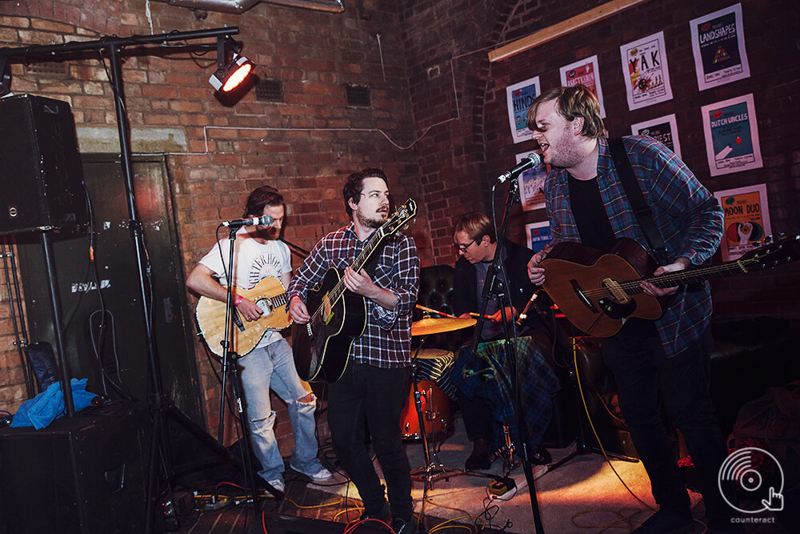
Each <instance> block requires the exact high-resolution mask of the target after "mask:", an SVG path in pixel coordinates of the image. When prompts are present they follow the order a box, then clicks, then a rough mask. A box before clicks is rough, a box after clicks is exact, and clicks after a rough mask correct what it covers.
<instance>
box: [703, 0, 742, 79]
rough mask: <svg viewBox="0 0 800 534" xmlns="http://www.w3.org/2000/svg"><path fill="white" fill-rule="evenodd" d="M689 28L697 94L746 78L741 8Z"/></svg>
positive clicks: (718, 12) (717, 15)
mask: <svg viewBox="0 0 800 534" xmlns="http://www.w3.org/2000/svg"><path fill="white" fill-rule="evenodd" d="M689 26H690V29H691V31H692V52H693V53H694V69H695V73H696V74H697V85H698V87H699V88H700V90H701V91H702V90H703V89H708V88H710V87H716V86H718V85H724V84H726V83H731V82H735V81H737V80H743V79H745V78H749V77H750V65H749V63H748V61H747V50H745V47H744V25H743V24H742V4H736V5H733V6H730V7H726V8H725V9H720V10H719V11H715V12H714V13H711V14H710V15H706V16H705V17H700V18H699V19H694V20H693V21H691V22H690V23H689Z"/></svg>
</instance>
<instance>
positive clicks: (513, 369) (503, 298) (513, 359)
mask: <svg viewBox="0 0 800 534" xmlns="http://www.w3.org/2000/svg"><path fill="white" fill-rule="evenodd" d="M495 185H496V184H495ZM516 201H519V181H518V180H517V179H516V178H514V179H512V180H511V184H510V187H509V190H508V195H507V197H506V207H505V212H504V213H503V222H502V229H501V230H500V232H499V233H497V235H496V239H495V240H496V242H497V248H496V249H495V253H494V259H493V260H492V264H491V266H490V267H489V270H488V271H487V273H486V278H485V280H484V284H483V294H482V300H481V310H480V314H479V315H478V322H477V324H476V325H475V337H474V339H473V342H472V351H473V352H474V353H475V352H477V349H478V343H479V342H480V339H481V332H482V331H483V322H484V318H485V313H486V306H487V305H488V303H489V298H490V297H491V295H492V294H494V295H496V296H497V297H498V298H499V300H500V310H501V314H500V315H501V316H502V324H503V333H504V348H505V356H506V365H507V366H508V376H509V378H510V382H511V392H512V396H513V399H511V401H512V402H513V405H514V413H515V414H516V419H517V429H518V430H517V432H518V434H519V438H520V441H521V443H522V451H521V454H520V457H521V458H522V468H523V471H524V473H525V480H526V481H527V483H528V488H529V493H528V495H529V496H530V501H531V512H532V513H533V524H534V527H535V528H534V531H535V532H538V533H544V527H543V526H542V518H541V516H540V513H539V503H538V500H537V496H536V485H535V482H534V477H533V467H532V465H531V460H530V455H529V454H532V451H530V450H529V444H528V440H527V436H526V434H527V430H526V427H525V421H524V417H523V415H522V409H521V407H522V403H521V396H520V391H519V387H518V377H517V343H516V341H517V329H516V324H515V323H514V322H513V321H512V322H511V329H512V331H513V341H514V342H513V343H512V342H511V339H512V336H511V335H510V334H509V324H508V319H507V318H506V314H505V309H506V307H510V306H511V297H510V292H509V291H508V290H507V289H508V288H506V287H505V285H507V282H508V276H507V275H506V273H505V266H504V265H503V250H504V245H503V241H504V240H505V235H506V228H507V226H508V219H509V216H510V212H511V206H513V205H514V202H516ZM495 230H496V229H495ZM498 274H499V275H500V276H502V279H503V280H505V281H506V284H503V282H502V281H501V280H499V279H498Z"/></svg>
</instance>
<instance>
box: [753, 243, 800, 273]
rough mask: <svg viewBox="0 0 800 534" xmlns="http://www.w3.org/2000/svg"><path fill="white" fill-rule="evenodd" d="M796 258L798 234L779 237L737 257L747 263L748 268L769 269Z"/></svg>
mask: <svg viewBox="0 0 800 534" xmlns="http://www.w3.org/2000/svg"><path fill="white" fill-rule="evenodd" d="M797 260H800V235H797V236H794V237H787V238H783V239H779V240H777V241H775V242H772V243H770V244H768V245H765V246H763V247H761V248H758V249H756V250H751V251H750V252H748V253H747V254H745V255H744V256H742V257H741V258H739V261H744V262H746V263H747V269H748V270H760V269H770V268H772V267H777V266H778V265H783V264H784V263H791V262H793V261H797Z"/></svg>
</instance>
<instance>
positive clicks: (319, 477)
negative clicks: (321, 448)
mask: <svg viewBox="0 0 800 534" xmlns="http://www.w3.org/2000/svg"><path fill="white" fill-rule="evenodd" d="M306 474H307V473H306ZM308 476H309V477H311V481H312V482H322V481H324V480H330V479H332V478H333V473H331V472H330V471H328V470H327V469H325V468H324V467H320V468H319V471H317V472H316V473H314V474H313V475H308Z"/></svg>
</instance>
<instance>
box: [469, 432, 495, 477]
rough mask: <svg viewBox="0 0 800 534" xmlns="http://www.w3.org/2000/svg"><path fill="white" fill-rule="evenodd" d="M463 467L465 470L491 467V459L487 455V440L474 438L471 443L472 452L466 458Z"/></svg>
mask: <svg viewBox="0 0 800 534" xmlns="http://www.w3.org/2000/svg"><path fill="white" fill-rule="evenodd" d="M464 467H466V468H467V471H477V470H479V469H490V468H491V467H492V459H491V457H490V456H489V440H488V439H483V438H480V439H476V440H475V442H474V443H473V445H472V454H470V455H469V458H467V461H466V463H465V464H464Z"/></svg>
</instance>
